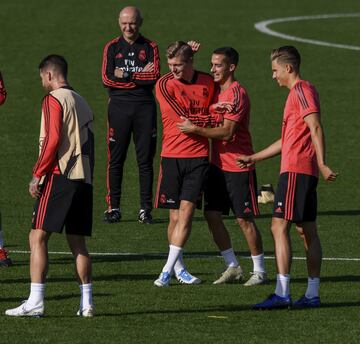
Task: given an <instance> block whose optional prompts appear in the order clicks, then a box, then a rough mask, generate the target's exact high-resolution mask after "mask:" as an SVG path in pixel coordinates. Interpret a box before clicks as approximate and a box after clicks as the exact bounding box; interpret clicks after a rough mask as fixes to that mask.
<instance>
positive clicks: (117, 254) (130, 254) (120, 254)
mask: <svg viewBox="0 0 360 344" xmlns="http://www.w3.org/2000/svg"><path fill="white" fill-rule="evenodd" d="M9 253H17V254H30V251H18V250H10V251H9ZM49 254H51V255H65V256H71V255H72V253H71V252H68V251H51V252H49ZM90 255H91V256H107V257H167V253H133V252H90ZM185 256H186V253H185ZM188 256H191V257H193V258H213V257H219V258H220V257H221V256H220V255H219V256H214V255H210V254H209V255H206V254H191V253H190V254H188ZM240 257H241V258H244V259H251V257H249V256H240ZM265 259H275V257H274V256H266V257H265ZM293 259H294V260H305V259H306V257H293ZM323 260H328V261H351V262H359V261H360V258H347V257H324V258H323Z"/></svg>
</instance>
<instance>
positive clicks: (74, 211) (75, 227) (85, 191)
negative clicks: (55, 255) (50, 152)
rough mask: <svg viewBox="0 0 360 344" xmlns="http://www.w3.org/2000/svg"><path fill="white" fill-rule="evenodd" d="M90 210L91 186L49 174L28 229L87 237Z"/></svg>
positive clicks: (89, 234) (89, 229)
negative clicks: (63, 232)
mask: <svg viewBox="0 0 360 344" xmlns="http://www.w3.org/2000/svg"><path fill="white" fill-rule="evenodd" d="M92 210H93V188H92V185H90V184H86V183H83V182H79V181H73V180H69V179H67V178H66V177H64V176H63V175H59V174H50V175H47V176H46V178H45V181H44V183H43V184H42V186H41V197H40V198H38V199H37V200H36V202H35V207H34V212H33V217H32V229H42V230H45V231H46V232H57V233H61V232H62V230H63V228H64V226H65V232H66V234H74V235H83V236H91V230H92Z"/></svg>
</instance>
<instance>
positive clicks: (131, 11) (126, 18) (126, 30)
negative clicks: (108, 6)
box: [119, 7, 142, 43]
mask: <svg viewBox="0 0 360 344" xmlns="http://www.w3.org/2000/svg"><path fill="white" fill-rule="evenodd" d="M141 24H142V18H141V15H140V12H139V11H138V10H137V9H136V8H135V7H125V8H124V9H123V10H122V11H121V12H120V13H119V26H120V30H121V32H122V34H123V36H124V38H125V40H126V41H128V42H129V43H132V42H135V41H136V39H137V38H138V37H139V30H140V27H141Z"/></svg>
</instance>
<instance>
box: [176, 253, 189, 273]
mask: <svg viewBox="0 0 360 344" xmlns="http://www.w3.org/2000/svg"><path fill="white" fill-rule="evenodd" d="M185 269H186V267H185V264H184V260H183V251H181V252H180V254H179V257H178V259H177V261H176V263H175V265H174V271H175V273H176V274H177V275H178V274H179V273H180V272H181V271H182V270H185Z"/></svg>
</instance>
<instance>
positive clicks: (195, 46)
mask: <svg viewBox="0 0 360 344" xmlns="http://www.w3.org/2000/svg"><path fill="white" fill-rule="evenodd" d="M187 44H188V45H190V47H191V50H192V51H193V52H194V53H196V52H198V51H199V49H200V46H201V44H200V43H199V42H196V41H188V42H187Z"/></svg>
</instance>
